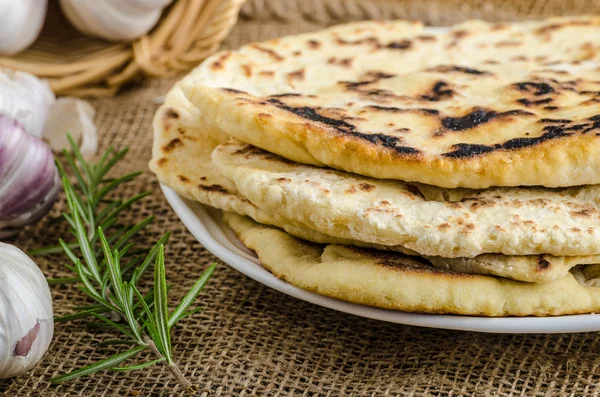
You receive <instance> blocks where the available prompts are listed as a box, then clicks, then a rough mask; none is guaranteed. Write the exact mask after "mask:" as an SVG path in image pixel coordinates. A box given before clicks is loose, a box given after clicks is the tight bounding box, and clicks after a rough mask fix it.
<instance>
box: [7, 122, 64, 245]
mask: <svg viewBox="0 0 600 397" xmlns="http://www.w3.org/2000/svg"><path fill="white" fill-rule="evenodd" d="M59 190H60V180H59V176H58V171H57V169H56V165H55V164H54V156H53V155H52V152H51V151H50V148H49V147H48V146H47V145H46V144H45V143H44V142H43V141H42V140H41V139H39V138H36V137H34V136H33V135H30V134H28V133H27V131H25V129H24V128H23V126H22V125H21V123H19V122H18V121H16V120H14V119H13V118H11V117H9V116H6V115H2V114H0V238H4V237H7V236H10V235H12V234H14V233H16V232H17V231H18V230H19V228H21V227H23V226H24V225H27V224H30V223H33V222H35V221H37V220H38V219H40V218H41V217H42V216H44V215H45V214H46V213H48V211H50V209H51V208H52V205H53V204H54V201H55V200H56V198H57V196H58V192H59Z"/></svg>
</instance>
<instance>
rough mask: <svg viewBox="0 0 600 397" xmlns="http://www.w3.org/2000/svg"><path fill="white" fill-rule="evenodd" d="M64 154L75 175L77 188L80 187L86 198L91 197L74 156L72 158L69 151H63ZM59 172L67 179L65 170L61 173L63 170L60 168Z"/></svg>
mask: <svg viewBox="0 0 600 397" xmlns="http://www.w3.org/2000/svg"><path fill="white" fill-rule="evenodd" d="M63 154H64V156H65V159H66V160H67V163H68V164H69V167H70V168H71V170H72V171H73V175H74V176H75V180H76V181H77V186H79V188H80V189H81V190H82V191H83V193H84V194H85V195H86V196H89V192H88V188H87V184H86V183H85V181H84V180H83V176H82V175H81V173H80V172H79V168H78V167H77V165H76V164H75V160H74V159H73V156H71V153H69V151H68V150H67V149H64V150H63ZM59 172H60V173H61V177H62V178H67V174H66V173H65V172H64V170H62V172H61V168H59Z"/></svg>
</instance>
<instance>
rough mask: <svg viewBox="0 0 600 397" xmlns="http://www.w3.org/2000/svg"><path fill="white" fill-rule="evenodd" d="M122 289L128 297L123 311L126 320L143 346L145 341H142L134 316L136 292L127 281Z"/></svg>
mask: <svg viewBox="0 0 600 397" xmlns="http://www.w3.org/2000/svg"><path fill="white" fill-rule="evenodd" d="M121 289H122V290H123V291H124V292H125V295H126V296H125V299H124V300H123V309H124V311H125V318H126V319H127V323H129V327H130V328H131V331H132V332H133V334H134V335H135V339H136V340H137V341H138V342H139V343H140V344H142V343H144V341H143V340H142V336H141V334H140V327H139V325H138V323H137V320H136V318H135V315H134V314H133V294H134V292H133V290H131V287H130V286H129V284H128V283H127V281H125V282H124V283H122V286H121Z"/></svg>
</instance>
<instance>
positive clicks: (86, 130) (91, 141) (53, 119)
mask: <svg viewBox="0 0 600 397" xmlns="http://www.w3.org/2000/svg"><path fill="white" fill-rule="evenodd" d="M95 116H96V110H94V108H93V107H92V105H90V104H89V103H87V102H86V101H83V100H81V99H77V98H59V99H57V101H56V102H55V103H54V105H53V106H52V109H50V114H49V115H48V120H47V121H46V128H45V130H44V140H45V141H46V142H48V145H50V148H51V149H52V150H54V151H55V152H57V151H61V150H63V149H66V148H69V141H68V140H67V134H66V133H65V132H67V131H68V132H69V134H70V135H71V137H73V139H74V140H75V142H78V144H79V151H80V152H81V154H83V157H85V158H89V157H91V156H93V155H94V154H96V153H98V135H97V130H96V125H95V124H94V117H95Z"/></svg>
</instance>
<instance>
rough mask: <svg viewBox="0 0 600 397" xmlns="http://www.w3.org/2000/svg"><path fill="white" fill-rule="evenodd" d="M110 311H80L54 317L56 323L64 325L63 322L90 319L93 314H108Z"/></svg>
mask: <svg viewBox="0 0 600 397" xmlns="http://www.w3.org/2000/svg"><path fill="white" fill-rule="evenodd" d="M109 311H110V310H108V309H106V308H102V309H91V310H83V311H80V312H77V313H73V314H67V315H66V316H58V317H54V322H57V323H62V322H67V321H73V320H78V319H80V318H86V317H90V316H92V315H93V314H102V313H107V312H109Z"/></svg>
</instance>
